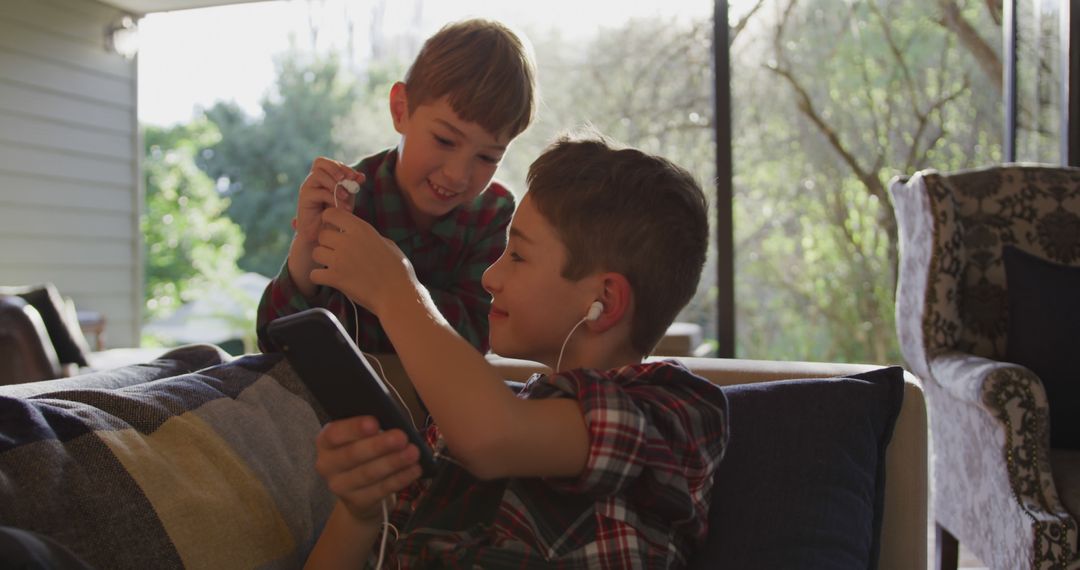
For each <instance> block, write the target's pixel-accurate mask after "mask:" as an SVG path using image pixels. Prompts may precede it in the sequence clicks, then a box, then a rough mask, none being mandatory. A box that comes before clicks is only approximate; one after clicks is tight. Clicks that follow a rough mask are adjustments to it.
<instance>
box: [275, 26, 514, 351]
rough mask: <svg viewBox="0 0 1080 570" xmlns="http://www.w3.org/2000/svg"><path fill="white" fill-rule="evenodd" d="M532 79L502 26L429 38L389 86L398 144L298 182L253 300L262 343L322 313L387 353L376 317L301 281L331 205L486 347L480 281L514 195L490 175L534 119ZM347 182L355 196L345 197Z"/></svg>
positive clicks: (327, 165) (330, 163)
mask: <svg viewBox="0 0 1080 570" xmlns="http://www.w3.org/2000/svg"><path fill="white" fill-rule="evenodd" d="M534 77H535V71H534V65H533V62H532V59H531V56H530V55H529V52H528V50H527V49H526V48H525V46H524V44H523V43H522V42H521V40H520V38H518V37H517V36H516V35H515V34H514V33H513V32H511V31H510V30H509V29H507V28H506V27H505V26H503V25H502V24H498V23H496V22H491V21H487V20H467V21H463V22H459V23H456V24H450V25H447V26H445V27H444V28H443V29H441V30H440V31H439V32H437V33H436V34H435V35H433V36H432V37H431V38H429V39H428V40H427V41H426V42H425V43H424V46H423V48H421V50H420V53H419V54H418V55H417V56H416V60H415V61H414V62H413V64H412V66H411V67H410V68H409V71H408V72H407V73H406V75H405V81H404V83H402V82H398V83H395V84H394V86H393V88H391V90H390V114H391V117H392V119H393V123H394V129H395V130H397V132H398V133H400V134H401V139H400V141H399V142H398V145H397V147H396V148H391V149H388V150H384V151H382V152H380V153H378V154H375V155H372V156H369V157H367V158H365V159H363V160H361V161H360V162H359V163H357V164H356V165H354V166H352V167H349V166H346V165H344V164H342V163H340V162H337V161H335V160H331V159H328V158H322V157H320V158H317V159H315V161H314V163H313V164H312V166H311V172H310V173H309V174H308V176H307V178H306V179H305V180H304V183H303V184H302V185H301V186H300V194H299V197H298V199H297V207H296V218H294V220H293V230H295V231H296V234H295V236H294V237H293V241H292V245H291V246H290V248H289V256H288V259H287V260H286V263H285V264H284V266H283V267H282V269H281V272H280V273H279V274H278V276H277V277H276V278H274V279H273V280H272V281H271V282H270V284H269V285H267V287H266V290H265V291H264V292H263V297H262V300H261V302H260V303H259V310H258V321H257V323H256V331H257V333H258V337H259V346H260V348H262V349H263V350H264V351H271V350H274V348H275V347H274V346H273V345H272V343H271V342H270V340H269V338H268V337H267V335H266V327H267V325H268V324H269V323H270V321H272V320H274V319H276V318H277V317H280V316H284V315H287V314H291V313H295V312H298V311H301V310H304V309H308V308H311V307H324V308H326V309H327V310H329V311H330V312H332V313H334V314H336V315H337V317H338V320H340V321H341V322H342V324H344V325H345V329H346V330H348V331H349V332H351V333H353V335H354V336H355V340H356V344H357V345H358V346H359V347H360V348H361V349H363V350H366V351H368V352H392V351H393V350H394V347H393V345H391V344H390V342H389V340H388V339H387V338H386V334H385V333H384V331H383V329H382V327H380V326H379V320H378V319H377V318H375V316H374V315H372V314H371V313H369V312H367V311H365V310H363V309H357V308H356V307H355V306H354V305H353V304H352V303H350V302H349V300H348V298H346V297H345V296H344V295H342V294H341V293H340V292H339V291H336V290H334V289H330V288H328V287H319V286H318V285H317V284H316V283H313V282H312V280H311V278H310V274H311V271H312V270H313V269H316V268H317V267H318V263H317V262H316V261H314V260H313V259H312V255H311V252H312V250H313V249H314V248H315V246H316V245H317V244H316V237H317V236H318V233H319V229H320V228H321V226H322V221H321V218H320V214H321V213H322V211H323V210H324V209H326V208H332V207H335V206H336V207H339V208H342V209H344V210H345V211H347V212H352V213H353V215H356V216H358V217H360V218H361V219H363V220H366V221H367V222H368V223H370V224H372V225H373V226H375V228H376V229H377V230H378V231H379V232H380V233H382V234H383V235H385V236H386V237H388V238H390V239H393V240H394V241H395V243H396V244H397V246H398V248H400V249H401V250H402V251H403V252H405V256H406V257H407V258H408V259H409V261H410V262H411V263H412V266H413V269H414V270H415V273H416V277H417V279H418V280H419V282H420V283H421V284H423V285H424V287H426V288H427V290H428V292H429V293H430V294H431V298H432V300H434V302H435V305H436V306H437V307H438V308H439V311H440V312H441V313H442V314H443V315H444V316H445V317H446V319H447V320H448V321H449V322H450V324H451V325H453V327H454V329H455V330H457V332H458V333H459V334H461V336H463V337H464V338H465V339H466V340H468V341H469V343H471V344H472V345H473V346H475V347H476V348H477V349H479V350H481V351H486V350H487V348H488V344H487V339H488V334H487V328H488V322H487V314H488V308H489V307H490V304H491V297H490V296H489V295H488V294H487V292H485V291H484V289H483V287H482V286H481V284H480V276H481V274H482V273H483V271H484V269H486V268H487V267H488V266H489V265H491V263H492V262H494V261H495V260H496V259H498V257H499V255H501V254H502V251H503V248H504V247H505V245H506V226H507V224H508V223H509V222H510V216H511V215H512V214H513V211H514V196H513V194H511V193H510V192H509V191H508V190H507V189H506V188H505V187H503V186H502V185H500V184H499V183H498V182H493V181H492V178H493V177H494V175H495V170H496V169H497V168H498V166H499V163H500V161H501V160H502V158H503V155H504V154H505V153H506V151H507V147H508V146H509V144H510V141H512V140H513V139H514V137H516V136H517V135H519V134H521V132H522V131H524V130H525V128H526V127H528V125H529V123H530V122H531V121H532V118H533V115H534V107H535V103H534V97H533V93H534V90H535V79H534ZM342 182H344V183H345V184H344V185H342V184H341V183H342ZM353 184H358V185H359V190H358V193H357V194H356V195H355V197H354V195H353V194H352V193H350V192H349V191H347V188H348V187H349V186H352V188H353V189H356V186H353Z"/></svg>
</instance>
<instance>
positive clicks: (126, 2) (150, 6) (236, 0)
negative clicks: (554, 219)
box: [99, 0, 265, 16]
mask: <svg viewBox="0 0 1080 570" xmlns="http://www.w3.org/2000/svg"><path fill="white" fill-rule="evenodd" d="M99 1H100V2H102V3H104V4H108V5H109V6H113V7H115V8H119V9H121V10H124V11H125V12H130V13H132V14H134V15H136V16H141V15H143V14H149V13H151V12H170V11H173V10H189V9H192V8H208V7H210V6H226V5H228V4H244V3H248V2H259V1H265V0H99Z"/></svg>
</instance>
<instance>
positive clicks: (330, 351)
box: [267, 308, 435, 477]
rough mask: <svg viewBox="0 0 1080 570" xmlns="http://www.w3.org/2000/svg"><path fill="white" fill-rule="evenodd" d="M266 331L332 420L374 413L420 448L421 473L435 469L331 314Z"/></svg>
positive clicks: (284, 321) (281, 322) (299, 316)
mask: <svg viewBox="0 0 1080 570" xmlns="http://www.w3.org/2000/svg"><path fill="white" fill-rule="evenodd" d="M267 333H268V334H269V335H270V339H271V340H272V341H273V342H274V344H276V345H277V346H278V347H280V348H281V349H282V351H284V353H285V358H286V359H288V361H289V364H290V365H291V366H292V368H293V370H295V371H296V373H297V374H298V375H299V376H300V379H301V380H302V381H303V382H304V384H305V385H306V386H307V387H308V389H309V390H310V391H311V394H312V395H313V396H315V399H316V400H318V402H319V404H320V405H321V406H322V407H323V409H324V410H326V413H327V414H328V415H329V416H330V417H331V418H332V419H335V420H340V419H344V418H351V417H354V416H374V417H375V418H376V419H378V420H379V425H380V426H381V427H382V429H384V430H389V429H393V428H397V429H400V430H401V431H403V432H405V435H406V436H407V437H408V438H409V442H411V443H412V444H413V445H415V446H416V447H417V448H419V449H420V468H421V469H422V470H423V475H422V476H423V477H430V476H431V474H432V473H434V470H435V457H434V455H432V453H431V448H430V447H428V445H427V443H426V442H425V441H424V438H423V437H421V435H420V433H419V432H418V431H417V430H416V428H415V427H414V426H413V424H412V422H411V421H410V420H409V418H408V413H407V412H406V411H405V408H403V407H402V406H403V405H398V402H396V401H395V400H394V396H392V395H391V394H390V391H389V390H388V389H387V387H386V385H385V384H384V383H383V381H382V380H381V379H380V378H379V376H378V374H376V373H375V371H374V370H373V369H372V368H371V365H370V364H369V363H368V361H367V359H366V358H364V354H363V353H362V352H360V349H359V348H357V346H356V344H355V343H354V342H353V341H352V339H351V338H349V335H348V334H347V333H346V332H345V328H344V327H342V326H341V321H338V319H337V317H335V316H334V314H333V313H331V312H330V311H327V310H326V309H322V308H315V309H307V310H305V311H301V312H299V313H295V314H292V315H287V316H284V317H280V318H277V319H274V320H273V321H271V322H270V326H269V327H268V328H267Z"/></svg>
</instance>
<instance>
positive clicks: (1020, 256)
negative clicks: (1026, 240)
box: [1001, 245, 1080, 449]
mask: <svg viewBox="0 0 1080 570" xmlns="http://www.w3.org/2000/svg"><path fill="white" fill-rule="evenodd" d="M1001 257H1002V260H1003V261H1004V262H1005V290H1006V296H1007V297H1008V303H1009V322H1008V325H1007V328H1006V335H1007V338H1008V345H1007V347H1006V349H1005V360H1008V361H1009V362H1015V363H1016V364H1020V365H1021V366H1024V367H1026V368H1028V369H1029V370H1031V371H1032V372H1034V373H1035V375H1036V376H1038V377H1039V380H1041V381H1042V384H1043V388H1045V389H1046V399H1047V400H1048V401H1049V403H1050V446H1051V447H1055V448H1068V449H1080V380H1078V378H1077V376H1078V374H1080V372H1078V371H1080V267H1069V266H1068V265H1060V264H1057V263H1054V262H1051V261H1047V260H1045V259H1041V258H1039V257H1036V256H1034V255H1032V254H1030V253H1028V252H1026V251H1023V250H1021V249H1018V248H1016V247H1013V246H1011V245H1009V246H1005V247H1004V248H1003V249H1002V254H1001Z"/></svg>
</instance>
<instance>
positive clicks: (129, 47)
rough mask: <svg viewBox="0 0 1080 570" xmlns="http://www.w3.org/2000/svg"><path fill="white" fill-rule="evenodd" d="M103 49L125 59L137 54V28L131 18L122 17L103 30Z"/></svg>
mask: <svg viewBox="0 0 1080 570" xmlns="http://www.w3.org/2000/svg"><path fill="white" fill-rule="evenodd" d="M105 47H106V48H107V49H108V50H109V51H111V52H113V53H116V54H119V55H122V56H124V58H125V59H131V58H133V57H135V54H137V53H139V26H138V25H137V24H136V23H135V19H134V18H132V17H131V16H124V17H123V18H120V20H118V21H116V22H115V23H113V24H110V25H109V27H108V28H106V29H105Z"/></svg>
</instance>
